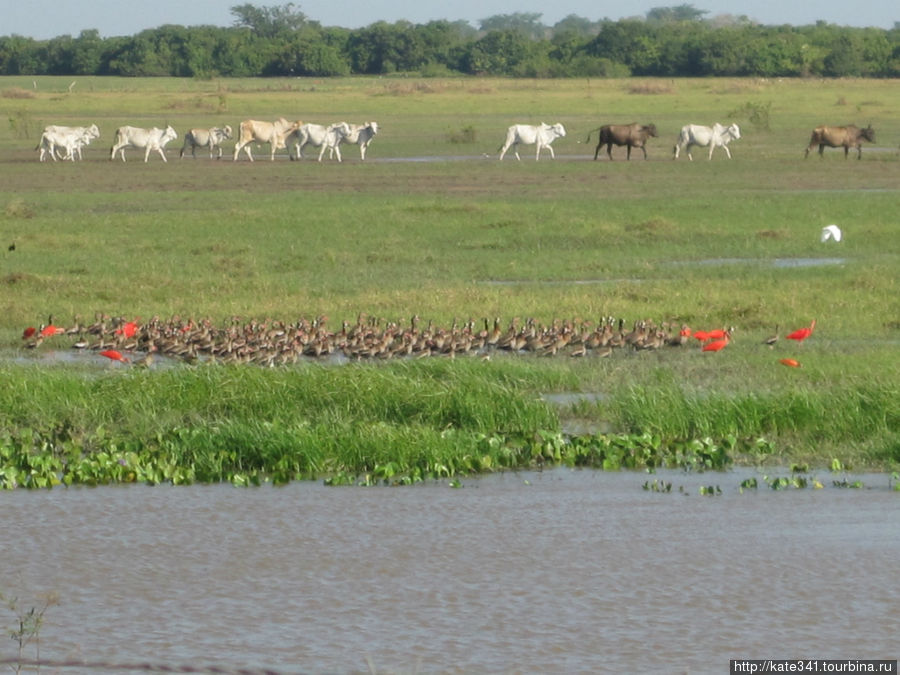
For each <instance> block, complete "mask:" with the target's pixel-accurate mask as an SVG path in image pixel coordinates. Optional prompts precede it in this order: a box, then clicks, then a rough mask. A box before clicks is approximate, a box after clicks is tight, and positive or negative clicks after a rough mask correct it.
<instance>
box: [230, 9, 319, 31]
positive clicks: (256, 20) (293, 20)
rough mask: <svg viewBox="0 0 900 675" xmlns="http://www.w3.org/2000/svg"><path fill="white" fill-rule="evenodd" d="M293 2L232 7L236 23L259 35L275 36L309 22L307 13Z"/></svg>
mask: <svg viewBox="0 0 900 675" xmlns="http://www.w3.org/2000/svg"><path fill="white" fill-rule="evenodd" d="M294 7H295V5H294V3H293V2H289V3H287V4H286V5H280V6H274V7H257V6H255V5H251V4H249V3H248V4H244V5H235V6H233V7H232V8H231V13H232V14H233V15H234V17H235V19H234V25H235V26H238V27H242V28H249V29H250V30H252V31H253V32H254V33H255V34H256V35H257V36H259V37H263V38H273V37H276V36H279V35H284V34H286V33H290V32H292V31H296V30H299V29H301V28H303V26H305V25H306V23H307V18H306V15H305V14H304V13H303V12H301V11H300V9H299V8H297V9H294Z"/></svg>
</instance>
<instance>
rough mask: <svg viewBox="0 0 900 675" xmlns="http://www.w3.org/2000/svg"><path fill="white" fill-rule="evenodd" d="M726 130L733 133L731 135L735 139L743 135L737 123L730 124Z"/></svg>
mask: <svg viewBox="0 0 900 675" xmlns="http://www.w3.org/2000/svg"><path fill="white" fill-rule="evenodd" d="M725 131H727V132H728V133H729V134H731V137H732V138H733V139H735V140H737V139H738V138H740V137H741V128H740V127H739V126H738V125H737V124H730V125H728V128H727V129H726V130H725Z"/></svg>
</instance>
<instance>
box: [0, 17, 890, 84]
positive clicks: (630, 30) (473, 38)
mask: <svg viewBox="0 0 900 675" xmlns="http://www.w3.org/2000/svg"><path fill="white" fill-rule="evenodd" d="M685 7H687V8H688V9H689V10H690V11H688V12H685V11H683V10H684V9H685ZM231 11H232V14H233V15H234V16H235V25H234V26H231V27H228V28H219V27H214V26H190V27H188V26H180V25H176V24H166V25H164V26H160V27H159V28H155V29H150V30H145V31H141V32H140V33H138V34H137V35H132V36H117V37H109V38H101V37H100V35H99V33H98V32H97V31H96V30H93V29H88V30H82V31H81V33H80V34H79V35H78V36H77V37H75V38H73V37H71V36H70V35H64V36H59V37H56V38H53V39H50V40H34V39H31V38H27V37H22V36H19V35H11V36H3V37H0V75H65V76H72V75H79V76H85V75H117V76H125V77H144V76H154V77H159V76H172V77H197V78H212V77H257V76H312V77H330V76H340V75H349V74H355V75H386V74H393V73H416V74H420V75H424V76H428V75H438V76H444V75H448V74H467V75H494V76H513V77H623V76H628V75H639V76H649V77H692V76H720V77H721V76H725V77H734V76H759V77H796V76H803V77H809V76H826V77H896V76H897V75H898V73H900V60H898V58H897V45H898V41H900V38H898V35H900V31H898V30H897V29H896V27H895V28H894V29H892V30H884V29H879V28H851V27H846V26H837V25H834V24H828V23H826V22H824V21H820V22H817V23H816V24H814V25H807V26H764V25H759V24H756V23H754V22H753V21H751V20H750V19H749V18H748V17H746V16H742V17H728V16H719V17H715V18H714V19H706V18H704V16H703V15H704V14H706V12H705V11H704V10H695V9H693V8H692V7H690V6H689V5H688V6H686V5H681V6H678V7H658V8H654V9H652V10H650V11H649V12H647V14H646V17H645V18H644V19H634V18H629V19H622V20H619V21H611V20H609V19H603V20H599V21H591V20H588V19H585V18H583V17H578V16H575V15H570V16H567V17H566V18H565V19H563V20H562V21H559V22H558V23H557V24H555V25H553V26H546V25H544V24H542V23H541V22H540V21H539V18H540V14H530V13H513V14H501V15H495V16H491V17H487V18H485V19H483V20H482V21H481V22H480V25H479V27H478V30H476V28H475V27H473V26H472V25H470V24H469V23H467V22H466V21H447V20H440V21H430V22H428V23H426V24H421V25H413V24H410V23H409V22H408V21H397V22H395V23H393V24H390V23H387V22H384V21H379V22H377V23H374V24H372V25H370V26H366V27H363V28H357V29H352V30H351V29H346V28H341V27H338V26H322V25H320V24H319V22H317V21H315V20H313V18H311V17H307V16H306V15H305V14H304V13H303V12H301V11H299V9H295V7H294V5H293V3H288V4H286V5H282V6H261V7H258V6H254V5H252V4H243V5H238V6H234V7H232V9H231ZM25 91H26V93H28V92H27V90H25ZM10 95H11V94H10Z"/></svg>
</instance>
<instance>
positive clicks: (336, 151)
mask: <svg viewBox="0 0 900 675" xmlns="http://www.w3.org/2000/svg"><path fill="white" fill-rule="evenodd" d="M334 154H335V155H336V156H337V161H338V162H343V161H344V160H343V159H341V144H340V143H338V144H337V145H335V146H334Z"/></svg>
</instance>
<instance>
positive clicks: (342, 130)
mask: <svg viewBox="0 0 900 675" xmlns="http://www.w3.org/2000/svg"><path fill="white" fill-rule="evenodd" d="M349 135H350V125H349V124H347V123H346V122H335V123H334V124H330V125H328V126H327V127H326V126H322V125H321V124H304V125H302V126H300V128H299V129H297V130H296V131H294V132H292V133H291V134H290V136H291V137H292V139H293V143H294V153H295V154H296V156H297V159H302V158H303V148H305V147H306V146H307V145H314V146H315V147H317V148H320V149H319V161H320V162H321V161H322V156H323V155H324V154H325V151H326V150H329V151H331V152H332V153H333V154H335V155H337V161H339V162H340V161H341V148H340V144H341V142H342V141H343V140H344V139H346V138H347V137H348V136H349ZM291 159H294V155H291Z"/></svg>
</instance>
